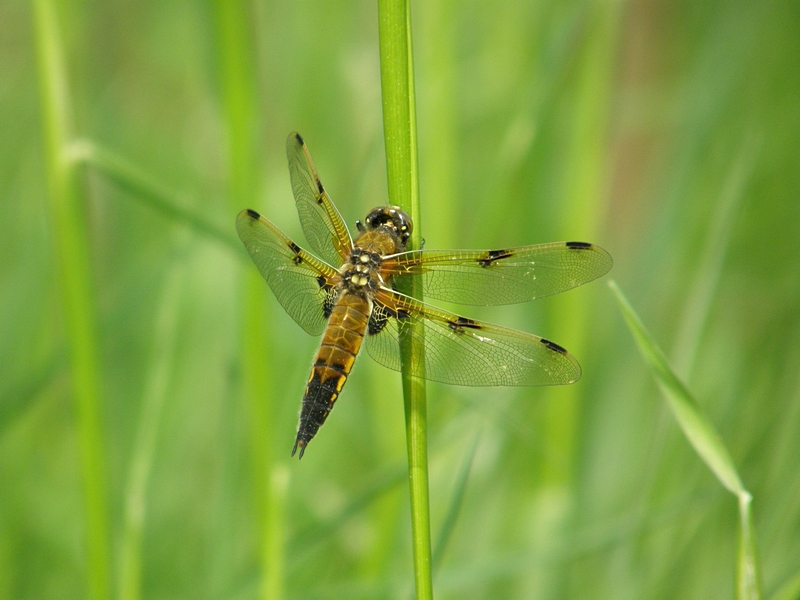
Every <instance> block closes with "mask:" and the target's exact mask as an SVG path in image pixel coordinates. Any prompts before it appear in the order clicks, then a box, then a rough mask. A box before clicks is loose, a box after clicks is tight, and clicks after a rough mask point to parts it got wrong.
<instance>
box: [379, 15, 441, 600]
mask: <svg viewBox="0 0 800 600" xmlns="http://www.w3.org/2000/svg"><path fill="white" fill-rule="evenodd" d="M378 33H379V40H380V42H379V43H380V64H381V98H382V101H383V135H384V139H385V144H386V172H387V178H388V185H389V201H390V202H391V203H392V204H395V205H398V206H401V207H403V208H404V209H405V210H406V211H407V212H408V213H409V215H410V216H411V220H412V221H413V223H414V228H413V231H412V234H411V239H410V240H409V245H408V247H409V248H412V249H413V248H420V247H421V245H422V235H421V233H420V230H421V227H420V206H419V165H418V157H417V115H416V105H415V99H414V98H415V95H414V62H413V56H412V47H411V7H410V6H409V4H408V2H407V1H406V0H379V2H378ZM410 279H411V281H410V282H409V285H408V289H403V290H402V291H403V292H405V293H408V294H410V295H412V296H414V297H416V298H420V297H421V291H422V290H421V285H420V282H418V281H416V279H415V278H410ZM410 333H411V332H401V337H400V355H401V361H402V364H403V374H402V379H403V399H404V404H405V415H406V443H407V448H408V471H409V473H408V474H409V484H410V488H411V490H410V491H411V531H412V537H413V545H414V585H415V588H416V592H417V598H418V599H419V600H429V599H430V598H433V583H432V579H431V525H430V500H429V492H428V431H427V399H426V386H425V381H424V379H420V378H417V377H412V376H411V372H412V371H413V369H412V368H411V367H412V365H416V364H420V365H422V364H424V361H425V357H424V354H423V344H422V341H421V340H422V331H414V332H413V333H414V335H413V336H412V335H410Z"/></svg>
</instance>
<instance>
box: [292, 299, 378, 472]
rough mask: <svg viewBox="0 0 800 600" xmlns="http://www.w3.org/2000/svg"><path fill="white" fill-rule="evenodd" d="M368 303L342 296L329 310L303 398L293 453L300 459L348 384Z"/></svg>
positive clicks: (367, 321)
mask: <svg viewBox="0 0 800 600" xmlns="http://www.w3.org/2000/svg"><path fill="white" fill-rule="evenodd" d="M369 313H370V303H369V301H368V300H366V299H365V298H362V297H361V296H357V295H355V294H342V295H341V296H340V298H339V300H338V301H337V302H336V305H335V306H334V307H333V310H332V311H331V316H330V319H329V321H328V327H327V329H326V330H325V335H324V336H323V338H322V344H321V345H320V348H319V351H317V356H316V357H315V359H314V366H313V367H312V368H311V375H310V376H309V378H308V383H307V384H306V391H305V395H304V396H303V407H302V410H301V411H300V425H299V427H298V429H297V438H296V440H295V445H294V450H292V455H294V452H295V450H297V448H298V446H299V447H300V457H301V458H302V456H303V452H305V447H306V445H307V444H308V442H310V441H311V439H312V438H313V437H314V436H315V435H316V433H317V431H318V430H319V428H320V427H321V426H322V424H323V423H324V422H325V419H327V418H328V415H329V414H330V412H331V410H333V405H334V403H335V402H336V399H337V398H338V397H339V394H340V393H341V391H342V388H343V387H344V384H345V383H346V382H347V376H348V375H349V374H350V371H351V370H352V368H353V364H354V363H355V361H356V356H357V355H358V352H359V350H360V349H361V343H362V342H363V341H364V334H365V333H366V331H367V324H368V323H369Z"/></svg>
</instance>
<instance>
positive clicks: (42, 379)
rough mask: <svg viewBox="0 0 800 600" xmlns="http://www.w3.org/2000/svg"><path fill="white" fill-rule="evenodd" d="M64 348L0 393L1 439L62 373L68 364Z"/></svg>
mask: <svg viewBox="0 0 800 600" xmlns="http://www.w3.org/2000/svg"><path fill="white" fill-rule="evenodd" d="M66 358H67V357H66V352H65V349H64V348H59V349H58V350H55V351H54V352H53V353H52V354H51V355H50V356H49V357H47V359H46V360H44V361H43V362H42V364H40V365H35V366H34V367H33V368H32V370H31V372H30V373H26V374H25V376H24V378H23V379H22V381H17V382H12V383H11V384H10V385H9V384H7V385H6V389H5V390H3V393H2V394H0V439H2V438H3V435H4V434H5V432H6V430H7V429H8V428H9V427H10V426H11V424H12V423H14V422H15V421H16V419H18V418H19V417H20V415H22V414H24V413H26V412H27V411H29V410H30V409H31V408H32V407H33V406H35V405H36V401H37V399H38V397H39V396H40V394H41V392H42V390H43V389H44V388H46V387H47V386H48V385H49V384H50V383H52V382H53V380H55V379H56V377H57V376H58V375H59V374H60V373H61V371H62V370H63V369H64V367H65V365H66V362H67V361H66Z"/></svg>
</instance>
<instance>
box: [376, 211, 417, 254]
mask: <svg viewBox="0 0 800 600" xmlns="http://www.w3.org/2000/svg"><path fill="white" fill-rule="evenodd" d="M364 224H365V225H366V228H367V230H368V231H373V230H375V229H379V228H381V227H383V228H384V229H388V230H390V231H392V232H393V233H394V234H395V235H396V236H397V239H398V241H399V243H400V246H401V248H399V250H403V249H405V247H406V243H407V242H408V238H409V237H411V231H412V230H413V229H414V224H413V223H412V222H411V217H409V216H408V214H407V213H406V212H404V211H403V210H402V209H401V208H400V207H399V206H379V207H378V208H373V209H372V210H371V211H370V213H369V214H368V215H367V218H366V219H364Z"/></svg>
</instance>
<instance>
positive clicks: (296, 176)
mask: <svg viewBox="0 0 800 600" xmlns="http://www.w3.org/2000/svg"><path fill="white" fill-rule="evenodd" d="M286 157H287V158H288V159H289V175H290V177H291V181H292V193H293V194H294V201H295V206H296V207H297V214H298V215H299V216H300V224H301V225H302V227H303V233H304V234H305V236H306V240H308V243H309V245H310V246H311V249H312V250H314V252H316V253H317V255H319V257H320V258H322V259H323V260H325V261H326V262H327V263H328V264H331V265H333V266H334V267H340V266H341V265H342V263H343V262H344V260H345V259H346V258H347V255H348V253H349V252H350V249H351V248H352V247H353V240H352V239H351V238H350V233H349V232H348V230H347V226H346V225H345V223H344V220H343V219H342V216H341V215H340V214H339V211H338V210H336V207H335V206H334V204H333V202H332V201H331V198H330V196H328V193H327V192H326V191H325V188H323V186H322V182H321V181H320V179H319V175H317V170H316V169H315V168H314V162H313V161H312V160H311V155H310V154H309V152H308V148H306V145H305V143H304V142H303V138H301V137H300V134H298V133H293V134H291V135H290V136H289V138H288V139H287V140H286Z"/></svg>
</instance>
